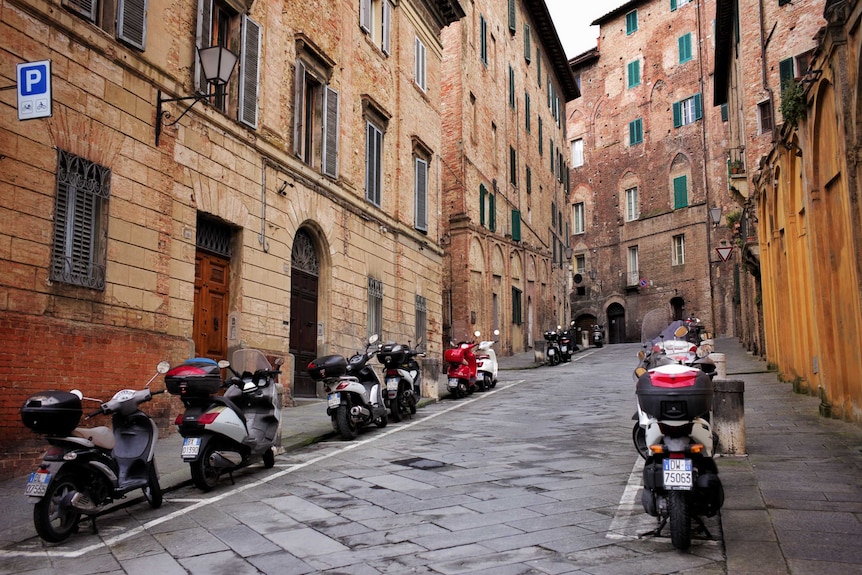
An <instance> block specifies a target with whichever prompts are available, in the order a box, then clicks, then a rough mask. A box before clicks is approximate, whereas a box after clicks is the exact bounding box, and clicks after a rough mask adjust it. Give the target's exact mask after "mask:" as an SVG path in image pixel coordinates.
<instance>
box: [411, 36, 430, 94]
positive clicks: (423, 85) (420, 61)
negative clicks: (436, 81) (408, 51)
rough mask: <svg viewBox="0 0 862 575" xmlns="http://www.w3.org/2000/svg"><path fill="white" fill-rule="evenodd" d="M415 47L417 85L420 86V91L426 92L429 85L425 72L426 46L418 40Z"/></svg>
mask: <svg viewBox="0 0 862 575" xmlns="http://www.w3.org/2000/svg"><path fill="white" fill-rule="evenodd" d="M415 46H416V54H415V56H414V60H415V66H414V67H415V69H416V85H417V86H419V89H421V90H422V91H423V92H426V91H427V90H428V84H427V81H426V71H425V44H423V43H422V40H420V39H419V38H416V42H415Z"/></svg>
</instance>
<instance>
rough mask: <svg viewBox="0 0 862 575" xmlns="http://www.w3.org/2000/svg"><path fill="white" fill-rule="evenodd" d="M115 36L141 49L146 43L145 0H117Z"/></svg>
mask: <svg viewBox="0 0 862 575" xmlns="http://www.w3.org/2000/svg"><path fill="white" fill-rule="evenodd" d="M117 38H118V39H119V40H122V41H123V42H125V43H126V44H129V45H131V46H134V47H135V48H138V49H140V50H143V49H144V48H145V46H146V44H147V0H118V3H117Z"/></svg>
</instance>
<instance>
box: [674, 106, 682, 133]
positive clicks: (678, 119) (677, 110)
mask: <svg viewBox="0 0 862 575" xmlns="http://www.w3.org/2000/svg"><path fill="white" fill-rule="evenodd" d="M680 126H682V102H674V103H673V127H674V128H679V127H680Z"/></svg>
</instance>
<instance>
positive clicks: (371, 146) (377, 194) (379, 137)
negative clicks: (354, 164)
mask: <svg viewBox="0 0 862 575" xmlns="http://www.w3.org/2000/svg"><path fill="white" fill-rule="evenodd" d="M382 190H383V131H382V130H381V129H380V128H378V127H377V126H375V125H374V124H373V123H372V122H366V135H365V198H366V199H367V200H368V201H369V202H371V203H372V204H374V205H375V206H377V207H380V206H381V201H382Z"/></svg>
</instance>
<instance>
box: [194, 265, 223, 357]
mask: <svg viewBox="0 0 862 575" xmlns="http://www.w3.org/2000/svg"><path fill="white" fill-rule="evenodd" d="M229 278H230V260H228V259H227V258H223V257H220V256H216V255H213V254H210V253H207V252H202V251H198V252H197V253H196V254H195V301H194V319H193V327H192V331H193V336H192V337H193V339H194V343H195V354H196V355H197V356H198V357H209V358H211V359H214V360H216V361H218V360H220V359H227V312H228V295H229V293H228V284H229Z"/></svg>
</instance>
